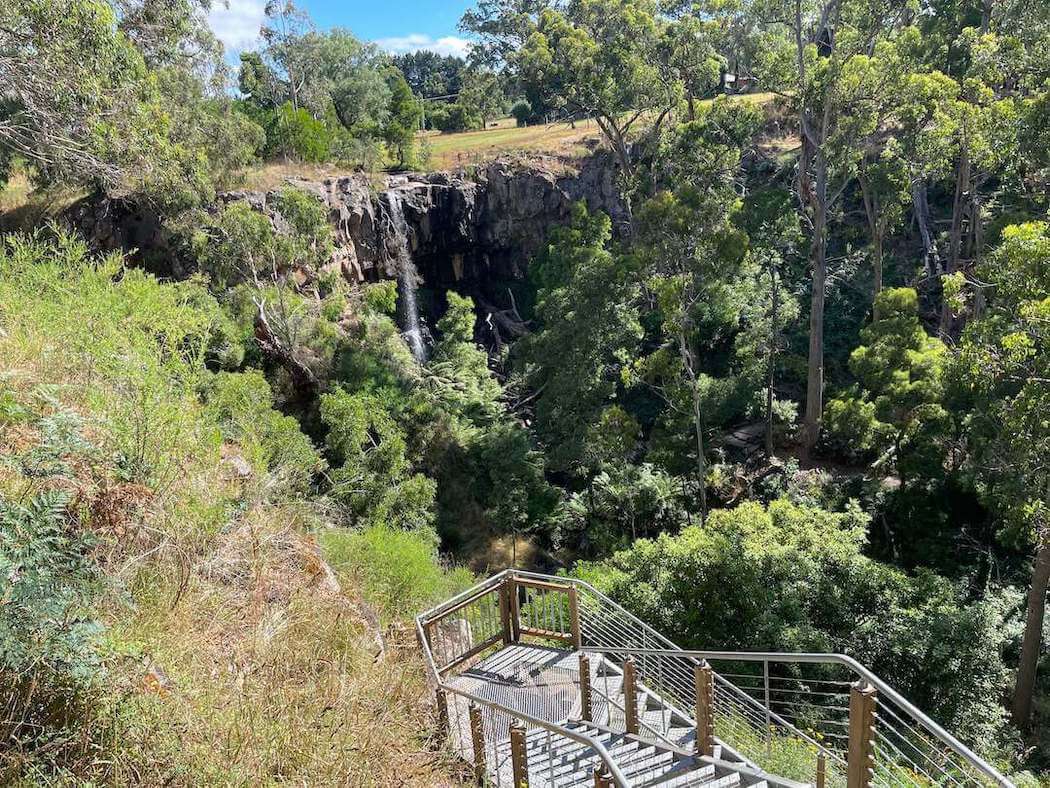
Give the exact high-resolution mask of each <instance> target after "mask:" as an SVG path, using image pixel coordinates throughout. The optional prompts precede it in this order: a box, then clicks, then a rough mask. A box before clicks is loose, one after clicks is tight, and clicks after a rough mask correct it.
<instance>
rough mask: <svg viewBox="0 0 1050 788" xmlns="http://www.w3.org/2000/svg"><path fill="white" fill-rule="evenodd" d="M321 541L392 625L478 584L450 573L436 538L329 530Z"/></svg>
mask: <svg viewBox="0 0 1050 788" xmlns="http://www.w3.org/2000/svg"><path fill="white" fill-rule="evenodd" d="M320 542H321V547H322V549H323V550H324V553H325V556H326V557H327V559H328V561H329V562H330V563H331V564H332V565H333V566H334V567H335V568H336V569H338V570H340V571H345V572H349V573H351V574H352V575H353V576H355V577H356V578H357V579H358V582H359V583H360V586H361V587H362V588H363V589H364V594H365V598H366V599H367V600H368V601H370V602H372V603H373V604H375V605H377V606H378V607H379V610H380V612H381V614H382V616H383V618H384V620H386V621H398V620H402V619H404V618H405V617H407V616H411V615H414V614H416V613H418V612H419V611H420V610H423V609H424V608H425V607H426V606H427V605H429V604H432V603H435V602H438V601H440V600H442V599H446V598H448V597H449V596H452V595H454V594H455V593H456V592H458V591H460V590H462V589H464V588H466V587H467V586H469V585H470V583H471V581H472V579H473V578H472V576H471V574H470V572H468V571H467V570H465V569H455V570H452V571H451V572H446V571H445V570H444V569H443V568H442V566H441V564H440V562H439V561H438V557H437V552H436V550H435V545H434V540H433V538H432V536H430V535H428V534H427V533H425V532H422V533H421V532H417V531H403V530H397V529H394V528H390V527H388V526H385V525H375V526H371V527H368V528H365V529H363V530H361V531H335V530H332V531H325V532H323V533H322V534H321V535H320Z"/></svg>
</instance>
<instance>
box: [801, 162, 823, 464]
mask: <svg viewBox="0 0 1050 788" xmlns="http://www.w3.org/2000/svg"><path fill="white" fill-rule="evenodd" d="M814 160H815V162H816V177H815V178H814V183H813V189H812V197H811V201H812V208H813V239H812V241H811V242H810V252H809V259H810V266H811V268H812V273H811V277H812V279H811V281H812V288H813V291H812V294H811V296H810V309H809V363H808V371H807V379H806V414H805V417H804V419H803V422H802V447H801V449H802V451H801V455H802V456H801V459H802V463H803V465H804V466H809V464H810V462H811V460H812V453H813V449H814V447H815V446H816V445H817V441H818V440H819V439H820V423H821V419H822V418H823V415H824V289H825V286H826V284H827V278H828V263H827V254H828V243H827V224H828V208H827V188H828V179H827V162H826V161H825V159H824V155H823V152H822V151H820V150H817V151H816V155H815V157H814Z"/></svg>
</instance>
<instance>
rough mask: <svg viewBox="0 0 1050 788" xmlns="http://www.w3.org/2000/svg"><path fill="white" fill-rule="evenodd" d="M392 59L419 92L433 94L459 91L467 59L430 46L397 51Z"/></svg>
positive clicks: (429, 96)
mask: <svg viewBox="0 0 1050 788" xmlns="http://www.w3.org/2000/svg"><path fill="white" fill-rule="evenodd" d="M393 63H394V65H395V66H397V68H398V70H400V71H401V73H402V74H403V75H404V77H405V81H406V82H407V83H408V86H409V87H410V88H412V92H413V93H415V94H416V95H417V96H423V97H425V98H433V97H435V96H449V95H453V94H456V93H459V90H460V86H461V84H462V80H463V70H464V69H465V68H466V61H464V60H463V58H461V57H456V56H455V55H439V54H438V53H437V52H431V51H430V50H427V49H421V50H419V51H418V52H408V53H406V54H404V55H398V56H397V57H395V58H394V59H393Z"/></svg>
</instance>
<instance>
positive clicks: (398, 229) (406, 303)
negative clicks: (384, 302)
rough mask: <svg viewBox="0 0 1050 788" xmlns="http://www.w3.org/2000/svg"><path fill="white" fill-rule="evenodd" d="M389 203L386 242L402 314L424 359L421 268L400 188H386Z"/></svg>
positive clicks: (410, 342) (415, 354)
mask: <svg viewBox="0 0 1050 788" xmlns="http://www.w3.org/2000/svg"><path fill="white" fill-rule="evenodd" d="M386 207H387V225H388V227H389V229H390V235H389V237H388V238H387V240H386V246H387V251H388V253H391V254H392V256H393V259H394V260H395V261H396V263H397V289H398V301H397V305H398V312H399V315H398V316H399V317H400V319H401V325H402V326H403V327H404V331H403V335H404V337H405V341H406V342H407V343H408V347H409V349H410V350H411V351H412V355H413V357H415V359H416V361H419V362H420V363H422V362H424V361H426V360H427V345H426V341H425V338H424V329H423V323H422V321H421V320H420V317H419V303H418V300H417V290H418V288H419V271H418V270H417V269H416V264H415V262H414V261H413V260H412V249H411V246H410V244H409V236H408V233H409V229H408V221H407V220H406V219H405V208H404V204H403V202H402V198H401V195H400V194H399V193H398V192H397V191H396V190H393V189H392V190H390V191H388V192H386Z"/></svg>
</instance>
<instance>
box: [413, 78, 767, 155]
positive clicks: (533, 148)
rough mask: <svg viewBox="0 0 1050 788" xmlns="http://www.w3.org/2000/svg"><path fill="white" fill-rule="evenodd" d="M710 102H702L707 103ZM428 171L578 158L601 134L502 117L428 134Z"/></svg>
mask: <svg viewBox="0 0 1050 788" xmlns="http://www.w3.org/2000/svg"><path fill="white" fill-rule="evenodd" d="M733 98H734V100H737V101H747V102H754V103H759V104H764V103H766V102H768V101H770V100H772V98H773V94H772V93H751V94H748V95H744V96H736V97H733ZM712 101H713V99H707V100H705V101H701V102H700V104H710V103H711V102H712ZM426 139H427V140H428V142H429V143H430V169H433V170H447V169H455V168H457V167H466V166H470V165H476V164H480V163H481V162H483V161H486V160H489V159H492V158H494V157H495V156H498V155H501V154H504V153H512V152H516V151H529V152H539V153H547V154H551V155H569V156H572V155H578V154H582V153H585V152H586V151H587V149H588V147H590V143H591V141H594V142H595V143H597V142H600V140H601V131H600V130H599V128H598V124H597V123H595V122H594V121H593V120H586V121H579V122H577V123H576V124H575V127H573V126H572V125H570V124H568V123H551V124H548V125H542V126H526V127H524V128H518V127H517V126H515V123H514V119H513V118H505V119H503V120H501V121H499V122H498V123H497V124H496V127H495V128H488V129H485V130H484V131H464V132H460V133H457V134H436V133H428V134H427V135H426Z"/></svg>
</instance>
